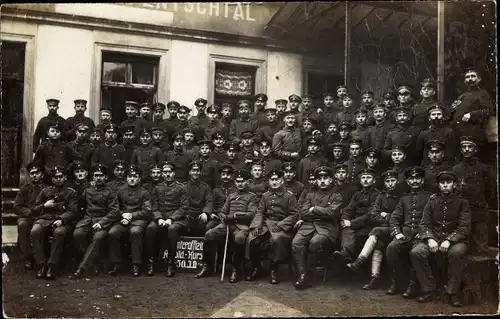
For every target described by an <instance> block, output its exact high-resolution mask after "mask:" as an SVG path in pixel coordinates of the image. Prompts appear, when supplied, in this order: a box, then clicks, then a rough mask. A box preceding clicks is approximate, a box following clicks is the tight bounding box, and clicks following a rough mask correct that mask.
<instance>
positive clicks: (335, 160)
mask: <svg viewBox="0 0 500 319" xmlns="http://www.w3.org/2000/svg"><path fill="white" fill-rule="evenodd" d="M346 148H347V145H346V144H343V143H340V142H336V143H333V144H332V161H330V167H335V166H336V165H338V164H343V163H344V162H345V161H346V160H347V158H348V157H347V154H346V153H347V152H346Z"/></svg>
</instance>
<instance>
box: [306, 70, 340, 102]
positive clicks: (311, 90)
mask: <svg viewBox="0 0 500 319" xmlns="http://www.w3.org/2000/svg"><path fill="white" fill-rule="evenodd" d="M342 84H344V77H343V76H342V75H330V74H325V73H318V72H308V73H307V94H312V95H313V96H314V100H313V102H314V105H318V106H321V105H323V94H325V93H333V94H335V95H336V89H337V86H339V85H342Z"/></svg>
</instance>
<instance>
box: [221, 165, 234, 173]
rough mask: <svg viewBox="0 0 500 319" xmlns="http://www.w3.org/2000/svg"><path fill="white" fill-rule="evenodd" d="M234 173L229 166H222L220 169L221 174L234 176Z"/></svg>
mask: <svg viewBox="0 0 500 319" xmlns="http://www.w3.org/2000/svg"><path fill="white" fill-rule="evenodd" d="M233 171H234V168H233V167H232V166H231V165H229V164H222V166H221V167H220V168H219V174H220V173H222V172H225V173H229V174H232V173H233Z"/></svg>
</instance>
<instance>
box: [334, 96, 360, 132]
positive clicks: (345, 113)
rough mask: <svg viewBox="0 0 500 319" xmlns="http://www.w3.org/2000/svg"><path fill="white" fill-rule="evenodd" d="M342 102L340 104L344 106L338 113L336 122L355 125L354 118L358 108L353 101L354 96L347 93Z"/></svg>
mask: <svg viewBox="0 0 500 319" xmlns="http://www.w3.org/2000/svg"><path fill="white" fill-rule="evenodd" d="M341 102H342V103H341V104H340V105H341V107H342V110H341V111H340V112H339V114H337V117H335V119H334V120H335V122H336V123H349V124H351V125H354V118H355V113H356V110H355V109H354V106H353V103H354V100H353V98H352V95H351V94H346V95H344V97H343V98H342V101H341Z"/></svg>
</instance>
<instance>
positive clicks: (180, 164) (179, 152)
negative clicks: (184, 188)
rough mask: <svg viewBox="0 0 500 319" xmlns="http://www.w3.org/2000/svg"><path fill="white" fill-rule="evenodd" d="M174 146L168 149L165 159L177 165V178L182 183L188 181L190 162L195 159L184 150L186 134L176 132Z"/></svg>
mask: <svg viewBox="0 0 500 319" xmlns="http://www.w3.org/2000/svg"><path fill="white" fill-rule="evenodd" d="M172 140H173V143H174V148H173V149H172V150H171V151H168V152H167V154H166V156H165V159H166V160H167V161H168V162H170V163H173V164H174V165H175V178H176V179H177V181H179V182H181V183H185V182H186V181H187V176H188V169H187V166H188V164H189V163H190V162H191V161H192V160H193V156H192V154H190V153H187V152H185V151H184V134H182V133H175V134H174V135H173V137H172Z"/></svg>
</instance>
